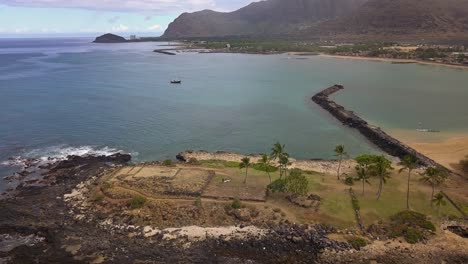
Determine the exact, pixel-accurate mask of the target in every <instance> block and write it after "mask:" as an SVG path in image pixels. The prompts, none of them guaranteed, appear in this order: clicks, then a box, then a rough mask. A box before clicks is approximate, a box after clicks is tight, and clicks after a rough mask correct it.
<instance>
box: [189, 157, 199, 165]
mask: <svg viewBox="0 0 468 264" xmlns="http://www.w3.org/2000/svg"><path fill="white" fill-rule="evenodd" d="M188 163H189V164H192V165H200V162H199V161H198V160H197V159H196V158H190V159H189V160H188Z"/></svg>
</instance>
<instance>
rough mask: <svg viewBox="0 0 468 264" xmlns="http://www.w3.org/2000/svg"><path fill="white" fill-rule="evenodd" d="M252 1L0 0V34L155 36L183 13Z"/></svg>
mask: <svg viewBox="0 0 468 264" xmlns="http://www.w3.org/2000/svg"><path fill="white" fill-rule="evenodd" d="M250 2H253V0H0V37H33V36H41V37H47V36H90V37H91V36H96V34H101V33H115V34H120V35H122V36H128V35H131V34H135V33H137V35H141V36H159V35H161V34H162V33H163V32H164V30H165V29H166V28H167V26H168V24H169V23H170V22H172V21H173V20H174V19H175V18H177V16H179V15H180V14H181V13H183V12H194V11H199V10H203V9H212V10H216V11H224V12H227V11H233V10H236V9H238V8H240V7H243V6H245V5H247V4H249V3H250Z"/></svg>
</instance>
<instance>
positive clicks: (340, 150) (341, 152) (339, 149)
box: [335, 145, 348, 180]
mask: <svg viewBox="0 0 468 264" xmlns="http://www.w3.org/2000/svg"><path fill="white" fill-rule="evenodd" d="M335 156H337V157H339V163H338V171H337V173H336V174H337V177H338V180H340V169H341V163H342V162H343V157H346V156H348V153H347V152H346V151H345V147H344V146H343V145H338V146H336V147H335Z"/></svg>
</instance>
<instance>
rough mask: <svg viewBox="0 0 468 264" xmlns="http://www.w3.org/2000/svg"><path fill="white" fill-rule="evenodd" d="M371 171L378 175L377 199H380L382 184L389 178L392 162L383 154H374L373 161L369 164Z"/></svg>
mask: <svg viewBox="0 0 468 264" xmlns="http://www.w3.org/2000/svg"><path fill="white" fill-rule="evenodd" d="M369 169H370V170H371V172H372V173H373V174H374V175H376V176H379V190H378V192H377V200H380V197H381V196H382V191H383V185H384V184H385V183H387V179H388V178H390V170H393V168H392V162H391V161H389V160H388V159H387V158H385V157H384V156H375V157H374V162H373V163H372V164H371V165H370V166H369Z"/></svg>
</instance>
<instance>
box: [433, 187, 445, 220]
mask: <svg viewBox="0 0 468 264" xmlns="http://www.w3.org/2000/svg"><path fill="white" fill-rule="evenodd" d="M444 198H445V197H444V194H443V193H442V192H439V193H438V194H436V196H435V197H434V198H433V199H432V203H435V205H436V206H437V215H439V213H440V206H442V205H443V206H445V205H446V204H447V203H446V202H445V199H444Z"/></svg>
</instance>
